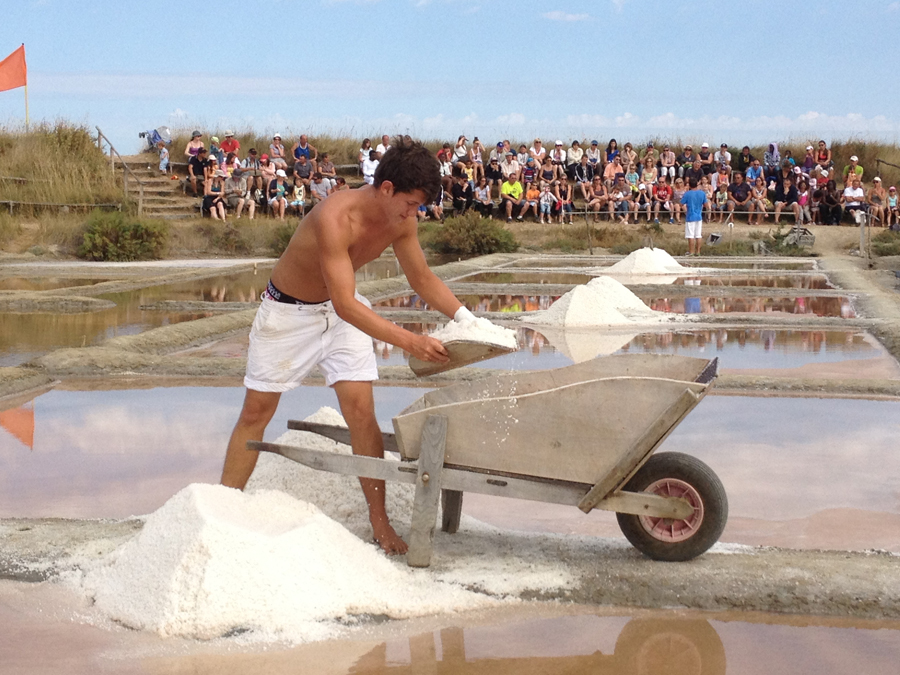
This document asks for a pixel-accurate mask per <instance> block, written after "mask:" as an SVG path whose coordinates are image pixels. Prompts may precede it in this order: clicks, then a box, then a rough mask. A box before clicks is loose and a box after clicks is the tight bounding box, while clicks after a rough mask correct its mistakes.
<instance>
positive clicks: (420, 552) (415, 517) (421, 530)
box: [406, 415, 447, 567]
mask: <svg viewBox="0 0 900 675" xmlns="http://www.w3.org/2000/svg"><path fill="white" fill-rule="evenodd" d="M446 440H447V418H446V417H444V416H443V415H429V417H428V419H427V420H425V426H424V427H423V429H422V453H421V455H420V457H419V471H418V474H417V475H416V496H415V498H414V500H413V514H412V520H411V522H410V526H409V552H408V553H407V554H406V564H407V565H409V566H410V567H428V566H429V565H430V564H431V553H432V550H433V543H434V527H435V523H436V521H437V511H438V500H439V499H440V498H441V469H442V467H443V466H444V447H445V443H446Z"/></svg>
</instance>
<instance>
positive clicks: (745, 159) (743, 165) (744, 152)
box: [734, 145, 756, 181]
mask: <svg viewBox="0 0 900 675" xmlns="http://www.w3.org/2000/svg"><path fill="white" fill-rule="evenodd" d="M755 159H756V158H755V157H754V156H753V155H751V154H750V146H749V145H745V146H744V147H743V148H741V154H739V155H738V156H737V160H736V161H735V167H734V168H735V170H736V171H740V172H741V173H744V174H745V173H747V169H749V168H750V165H751V164H753V162H754V160H755ZM746 178H747V179H748V180H749V179H750V176H746ZM753 180H754V181H755V180H756V178H753Z"/></svg>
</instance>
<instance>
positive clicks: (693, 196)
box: [681, 178, 708, 256]
mask: <svg viewBox="0 0 900 675" xmlns="http://www.w3.org/2000/svg"><path fill="white" fill-rule="evenodd" d="M688 185H689V186H690V189H689V190H688V191H687V192H685V193H684V195H683V196H682V197H681V203H682V204H683V205H684V206H685V216H684V238H685V239H687V240H688V255H696V256H699V255H700V245H701V243H702V237H703V207H704V206H705V205H706V203H707V201H708V200H707V198H706V193H705V192H704V191H703V190H700V189H699V187H698V186H699V182H698V181H697V180H696V179H695V178H691V180H690V182H689V183H688Z"/></svg>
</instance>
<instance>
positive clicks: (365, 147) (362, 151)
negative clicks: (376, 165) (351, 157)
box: [356, 138, 373, 173]
mask: <svg viewBox="0 0 900 675" xmlns="http://www.w3.org/2000/svg"><path fill="white" fill-rule="evenodd" d="M372 150H373V148H372V141H370V140H369V139H368V138H364V139H363V142H362V146H361V147H360V148H359V153H358V154H357V155H356V161H357V162H358V163H359V172H360V173H362V166H363V162H365V161H366V160H367V159H369V153H370V152H372Z"/></svg>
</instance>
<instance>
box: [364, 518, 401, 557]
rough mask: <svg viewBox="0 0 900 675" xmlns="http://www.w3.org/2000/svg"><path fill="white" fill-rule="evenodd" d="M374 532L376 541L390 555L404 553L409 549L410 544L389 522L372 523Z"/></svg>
mask: <svg viewBox="0 0 900 675" xmlns="http://www.w3.org/2000/svg"><path fill="white" fill-rule="evenodd" d="M372 533H373V535H374V539H375V543H376V544H378V545H379V546H380V547H381V550H382V551H384V552H385V553H387V554H388V555H403V554H405V553H406V552H407V551H408V550H409V546H407V544H406V542H405V541H403V539H401V538H400V535H399V534H397V532H396V531H395V530H394V528H393V527H392V526H391V524H390V523H388V522H384V523H377V524H376V523H372Z"/></svg>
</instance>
